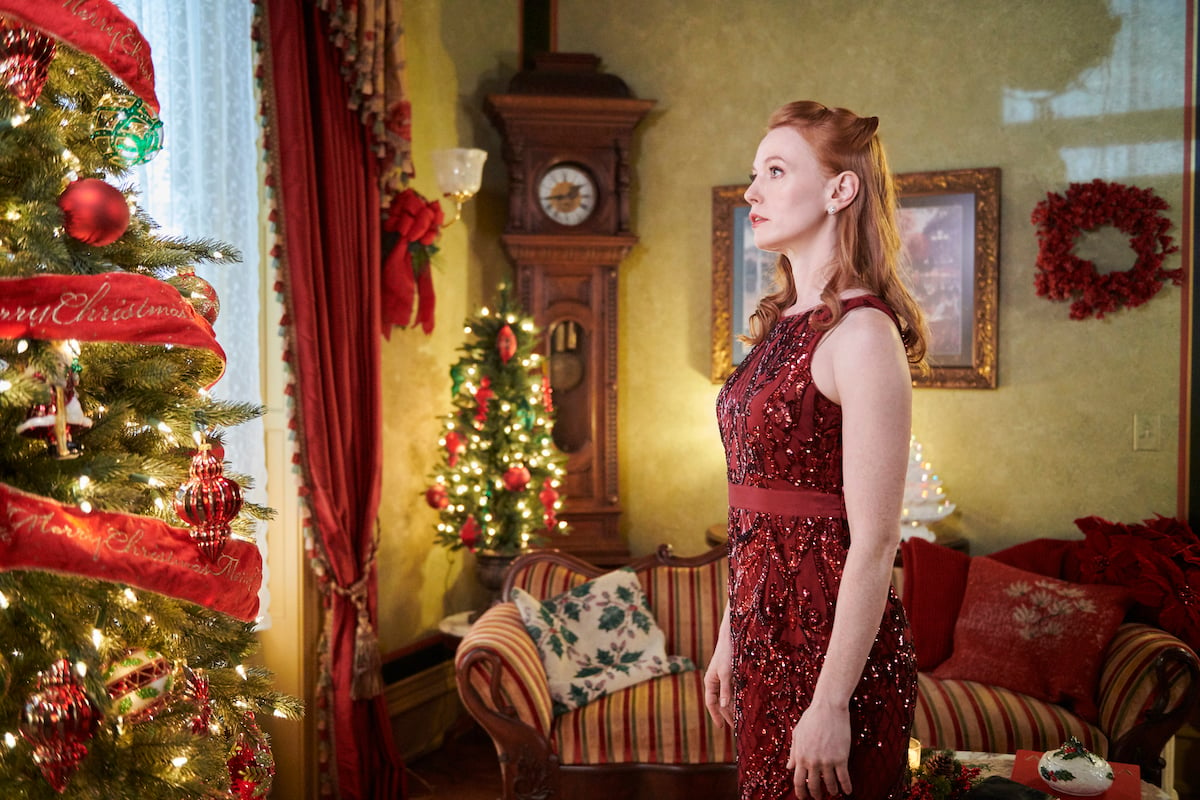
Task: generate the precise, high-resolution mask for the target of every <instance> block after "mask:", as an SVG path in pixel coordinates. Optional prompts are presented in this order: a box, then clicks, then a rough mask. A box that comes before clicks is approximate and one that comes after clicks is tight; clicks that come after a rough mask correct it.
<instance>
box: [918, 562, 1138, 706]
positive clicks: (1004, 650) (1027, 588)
mask: <svg viewBox="0 0 1200 800" xmlns="http://www.w3.org/2000/svg"><path fill="white" fill-rule="evenodd" d="M1127 605H1128V594H1127V593H1126V591H1125V589H1123V588H1120V587H1115V586H1101V585H1097V584H1079V583H1068V582H1067V581H1060V580H1058V579H1056V578H1049V577H1045V576H1042V575H1036V574H1034V573H1032V572H1026V571H1025V570H1021V569H1017V568H1016V567H1010V566H1008V565H1007V564H1001V563H1000V562H999V561H994V560H992V559H990V558H973V559H971V566H970V568H969V570H968V573H967V589H966V592H965V593H964V594H963V601H962V608H961V609H960V611H959V615H958V622H957V623H956V624H955V627H954V651H953V653H952V654H951V655H950V658H949V659H947V660H946V661H944V662H943V663H942V664H940V665H939V666H938V667H937V669H935V670H934V671H933V676H934V677H936V678H943V679H944V678H958V679H960V680H968V681H976V682H978V683H985V684H990V685H992V686H1002V687H1005V688H1008V689H1012V690H1014V691H1017V692H1021V693H1023V694H1027V695H1030V696H1032V697H1036V698H1038V699H1040V700H1045V701H1047V702H1050V703H1060V702H1061V703H1063V704H1064V705H1066V706H1067V707H1068V708H1071V709H1073V710H1074V712H1075V713H1076V714H1078V715H1079V716H1081V717H1083V718H1084V719H1086V720H1088V721H1089V722H1095V721H1096V718H1097V709H1096V701H1095V693H1096V684H1097V680H1098V676H1099V672H1100V666H1101V661H1102V659H1103V657H1104V653H1105V650H1106V648H1107V647H1108V643H1109V642H1110V641H1111V640H1112V638H1113V634H1115V633H1116V630H1117V626H1119V625H1120V624H1121V619H1122V618H1123V617H1124V615H1125V609H1126V606H1127Z"/></svg>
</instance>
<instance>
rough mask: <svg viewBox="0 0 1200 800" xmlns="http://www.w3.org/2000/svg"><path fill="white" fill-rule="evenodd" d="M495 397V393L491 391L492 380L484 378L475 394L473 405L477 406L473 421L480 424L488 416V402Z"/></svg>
mask: <svg viewBox="0 0 1200 800" xmlns="http://www.w3.org/2000/svg"><path fill="white" fill-rule="evenodd" d="M495 396H496V392H495V391H494V390H493V389H492V379H491V378H489V377H487V376H486V375H485V376H484V378H483V380H482V381H480V382H479V389H478V391H476V392H475V403H476V404H477V405H478V406H479V408H478V410H476V412H475V421H476V422H477V423H480V424H482V423H483V422H484V421H485V420H486V419H487V415H488V401H490V400H491V399H492V398H493V397H495Z"/></svg>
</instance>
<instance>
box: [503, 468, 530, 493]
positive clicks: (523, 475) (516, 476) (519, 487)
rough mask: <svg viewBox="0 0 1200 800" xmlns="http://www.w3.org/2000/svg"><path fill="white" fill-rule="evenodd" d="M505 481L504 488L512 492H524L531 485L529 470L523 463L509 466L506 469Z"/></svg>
mask: <svg viewBox="0 0 1200 800" xmlns="http://www.w3.org/2000/svg"><path fill="white" fill-rule="evenodd" d="M503 481H504V488H505V489H508V490H509V491H510V492H523V491H525V487H526V486H528V485H529V470H528V469H526V468H525V467H524V466H523V465H521V464H517V465H516V466H515V467H509V468H508V469H507V470H505V471H504V478H503Z"/></svg>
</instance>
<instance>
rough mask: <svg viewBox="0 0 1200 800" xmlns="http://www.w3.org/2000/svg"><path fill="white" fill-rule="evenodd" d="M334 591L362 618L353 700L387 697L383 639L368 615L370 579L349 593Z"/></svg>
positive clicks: (356, 634) (358, 629)
mask: <svg viewBox="0 0 1200 800" xmlns="http://www.w3.org/2000/svg"><path fill="white" fill-rule="evenodd" d="M368 574H370V573H369V571H368ZM333 590H334V591H335V592H336V593H337V594H339V595H341V596H342V597H344V598H346V599H347V600H349V601H350V602H352V603H354V609H355V611H356V612H357V616H358V622H357V624H356V625H355V629H354V673H353V675H352V676H351V678H350V699H351V700H369V699H371V698H372V697H377V696H379V695H381V694H383V659H382V658H381V657H380V655H379V635H378V634H377V633H376V632H375V626H374V625H372V624H371V615H370V613H369V612H368V611H367V577H366V575H364V576H363V577H361V578H359V579H358V580H357V581H355V582H354V584H353V585H352V586H351V587H350V588H349V589H343V588H341V587H340V586H337V585H334V586H333Z"/></svg>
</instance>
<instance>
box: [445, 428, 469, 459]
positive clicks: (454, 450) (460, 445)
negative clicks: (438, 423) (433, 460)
mask: <svg viewBox="0 0 1200 800" xmlns="http://www.w3.org/2000/svg"><path fill="white" fill-rule="evenodd" d="M465 452H467V443H466V442H464V441H463V437H461V436H459V435H458V433H457V432H456V431H450V432H449V433H447V434H446V462H447V463H448V464H449V465H450V466H451V468H453V467H454V466H455V465H456V464H458V459H459V456H461V455H462V454H463V453H465Z"/></svg>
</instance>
